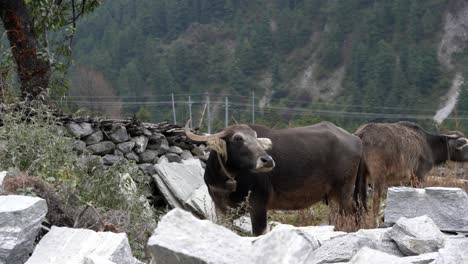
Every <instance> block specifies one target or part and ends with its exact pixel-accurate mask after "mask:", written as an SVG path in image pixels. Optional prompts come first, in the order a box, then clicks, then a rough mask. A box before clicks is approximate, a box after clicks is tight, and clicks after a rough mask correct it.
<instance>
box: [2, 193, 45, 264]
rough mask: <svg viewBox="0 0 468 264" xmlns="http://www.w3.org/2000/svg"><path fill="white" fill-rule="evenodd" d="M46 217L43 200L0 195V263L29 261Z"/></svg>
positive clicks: (17, 263)
mask: <svg viewBox="0 0 468 264" xmlns="http://www.w3.org/2000/svg"><path fill="white" fill-rule="evenodd" d="M46 214H47V203H46V201H45V200H44V199H41V198H37V197H29V196H19V195H8V196H0V263H8V264H22V263H24V262H25V261H26V260H27V259H28V257H29V254H30V253H31V252H32V251H33V247H34V245H33V243H34V239H35V237H36V236H37V234H38V232H39V230H40V228H41V223H42V221H43V220H44V218H45V216H46Z"/></svg>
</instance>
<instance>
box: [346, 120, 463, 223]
mask: <svg viewBox="0 0 468 264" xmlns="http://www.w3.org/2000/svg"><path fill="white" fill-rule="evenodd" d="M355 135H357V136H358V137H359V138H361V140H362V145H363V158H362V162H361V166H360V169H359V175H358V179H361V180H362V181H363V182H361V183H360V184H359V186H360V187H361V188H356V190H355V191H356V192H355V199H357V196H358V195H359V196H360V199H361V203H363V204H364V205H366V203H365V201H366V199H367V197H366V194H367V181H369V182H370V183H371V184H372V185H373V190H374V192H373V215H374V218H375V219H376V220H377V215H378V213H379V207H380V197H381V194H382V189H383V188H384V187H386V186H391V185H400V184H402V183H409V182H411V183H412V184H413V185H414V183H418V182H421V181H423V180H424V176H425V175H426V174H427V173H428V172H429V171H430V170H431V169H432V167H433V166H434V165H438V164H441V163H444V162H446V161H447V160H451V161H468V140H467V139H466V138H464V137H463V134H461V133H460V132H453V134H450V135H441V134H432V133H429V132H427V131H425V130H424V129H422V128H421V127H420V126H418V125H417V124H415V123H411V122H398V123H370V124H366V125H363V126H361V127H360V128H358V130H357V131H356V133H355Z"/></svg>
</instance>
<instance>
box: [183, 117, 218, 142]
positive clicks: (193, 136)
mask: <svg viewBox="0 0 468 264" xmlns="http://www.w3.org/2000/svg"><path fill="white" fill-rule="evenodd" d="M189 124H190V119H189V120H188V121H187V123H186V124H185V127H184V131H185V135H186V136H187V137H188V138H189V139H190V140H192V141H195V142H208V141H211V140H214V139H220V138H222V137H224V136H226V132H225V131H224V130H223V131H221V132H218V133H216V134H213V135H208V136H200V135H196V134H194V133H192V132H191V131H190V128H189Z"/></svg>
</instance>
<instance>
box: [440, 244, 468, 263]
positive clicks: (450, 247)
mask: <svg viewBox="0 0 468 264" xmlns="http://www.w3.org/2000/svg"><path fill="white" fill-rule="evenodd" d="M433 263H434V264H452V263H453V264H459V263H460V264H461V263H463V264H467V263H468V238H453V239H447V240H446V241H445V246H444V247H443V248H441V249H439V256H438V257H437V258H436V259H435V260H434V262H433Z"/></svg>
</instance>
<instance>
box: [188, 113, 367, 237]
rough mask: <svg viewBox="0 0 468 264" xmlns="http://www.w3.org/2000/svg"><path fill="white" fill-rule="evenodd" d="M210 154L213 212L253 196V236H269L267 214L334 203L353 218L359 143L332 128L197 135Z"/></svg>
mask: <svg viewBox="0 0 468 264" xmlns="http://www.w3.org/2000/svg"><path fill="white" fill-rule="evenodd" d="M186 135H187V137H188V138H190V139H191V140H193V141H195V142H208V146H210V148H211V149H212V151H211V153H210V156H209V159H208V161H207V163H206V170H205V175H204V179H205V183H206V184H207V186H208V190H209V193H210V196H211V197H212V198H213V201H214V203H215V207H216V208H217V209H218V210H220V211H224V212H225V211H226V210H227V208H228V207H237V206H238V205H239V204H240V203H242V202H243V201H244V200H245V199H246V197H247V196H248V195H249V194H250V195H249V204H250V217H251V220H252V229H253V230H252V231H253V233H254V235H260V234H262V233H264V232H265V231H266V225H267V210H273V209H274V210H297V209H302V208H306V207H309V206H310V205H312V204H314V203H316V202H318V201H321V200H323V199H328V198H330V199H333V200H335V201H337V202H338V204H339V205H340V208H341V209H342V210H343V211H344V212H346V213H351V212H353V211H354V209H355V207H354V205H353V190H354V184H355V181H356V175H357V170H358V166H359V162H360V158H361V151H362V145H361V140H360V139H359V138H358V137H356V136H354V135H351V134H349V133H348V132H346V131H345V130H343V129H341V128H339V127H337V126H335V125H334V124H332V123H329V122H322V123H319V124H316V125H313V126H308V127H297V128H288V129H278V130H275V129H269V128H267V127H264V126H258V125H233V126H229V127H226V128H225V129H224V130H222V131H221V132H219V133H217V134H215V135H211V136H200V135H195V134H193V133H191V132H190V131H189V129H188V128H187V127H186Z"/></svg>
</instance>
